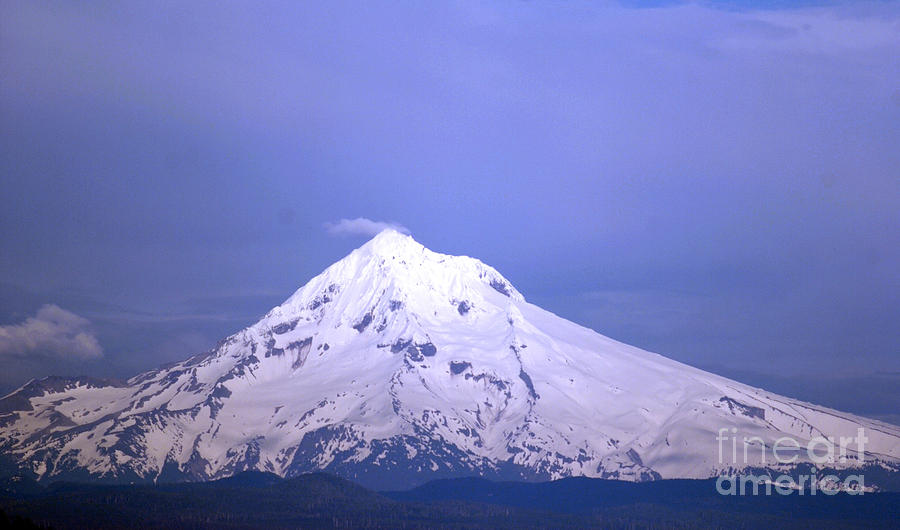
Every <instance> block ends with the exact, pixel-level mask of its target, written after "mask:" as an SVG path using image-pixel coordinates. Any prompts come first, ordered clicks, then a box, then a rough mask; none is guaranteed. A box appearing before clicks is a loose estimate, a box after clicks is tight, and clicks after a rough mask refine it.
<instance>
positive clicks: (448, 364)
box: [0, 230, 900, 489]
mask: <svg viewBox="0 0 900 530" xmlns="http://www.w3.org/2000/svg"><path fill="white" fill-rule="evenodd" d="M863 428H864V429H866V431H865V435H866V440H867V442H866V446H865V451H866V452H865V454H861V452H862V442H860V445H859V447H858V448H857V447H852V445H851V448H850V451H849V454H850V455H852V458H851V460H848V461H847V462H839V463H840V465H841V466H843V467H842V468H841V469H843V468H845V467H846V468H850V467H853V468H861V467H862V466H867V465H873V466H874V465H878V466H881V467H882V468H883V469H884V470H885V472H891V473H893V472H894V471H898V470H900V428H898V427H893V426H890V425H887V424H883V423H879V422H875V421H871V420H866V419H864V418H860V417H857V416H853V415H850V414H844V413H841V412H838V411H834V410H830V409H826V408H824V407H819V406H813V405H810V404H806V403H802V402H799V401H796V400H793V399H790V398H785V397H782V396H778V395H775V394H772V393H770V392H765V391H763V390H760V389H755V388H752V387H748V386H747V385H742V384H741V383H738V382H736V381H731V380H728V379H725V378H723V377H719V376H716V375H713V374H709V373H705V372H702V371H700V370H697V369H695V368H691V367H688V366H685V365H682V364H679V363H677V362H675V361H672V360H669V359H666V358H664V357H661V356H659V355H656V354H652V353H649V352H645V351H643V350H640V349H638V348H634V347H631V346H627V345H624V344H622V343H619V342H616V341H614V340H612V339H609V338H607V337H603V336H601V335H599V334H597V333H595V332H593V331H591V330H588V329H586V328H583V327H580V326H578V325H576V324H574V323H572V322H568V321H566V320H564V319H562V318H560V317H558V316H556V315H553V314H552V313H549V312H547V311H544V310H542V309H541V308H539V307H537V306H534V305H532V304H529V303H528V302H526V301H525V300H524V298H522V296H521V295H520V294H519V293H518V291H516V290H515V288H513V286H512V285H511V284H510V283H509V282H508V281H507V280H506V279H505V278H503V276H501V275H500V273H499V272H497V271H496V270H494V269H493V268H491V267H490V266H488V265H486V264H484V263H482V262H481V261H479V260H477V259H475V258H471V257H467V256H451V255H447V254H439V253H437V252H432V251H430V250H428V249H426V248H425V247H423V246H422V245H420V244H419V243H417V242H416V241H415V240H414V239H413V238H412V237H410V236H408V235H404V234H401V233H400V232H398V231H396V230H388V231H384V232H382V233H380V234H378V235H377V236H375V237H374V238H373V239H372V240H371V241H369V242H367V243H365V244H364V245H363V246H361V247H360V248H358V249H356V250H354V251H353V252H351V253H350V254H349V255H347V256H346V257H344V258H343V259H341V260H339V261H338V262H336V263H334V264H333V265H331V266H330V267H328V268H327V269H326V270H325V271H324V272H322V273H321V274H319V275H318V276H316V277H315V278H313V279H311V280H310V281H309V282H308V283H307V284H306V285H304V286H303V287H302V288H300V289H299V290H298V291H297V292H296V293H294V295H293V296H291V298H289V299H288V300H287V301H286V302H285V303H284V304H282V305H280V306H278V307H276V308H274V309H272V310H271V311H270V312H269V313H268V314H267V315H266V316H265V317H263V318H262V319H261V320H260V321H259V322H257V323H256V324H253V325H251V326H250V327H248V328H245V329H243V330H241V331H239V332H238V333H236V334H234V335H232V336H230V337H228V338H226V339H224V340H223V341H221V342H220V343H219V344H218V345H217V346H216V347H215V348H213V349H212V350H210V351H209V352H206V353H204V354H200V355H196V356H194V357H191V358H189V359H187V360H185V361H182V362H179V363H175V364H172V365H169V366H166V367H162V368H160V369H158V370H152V371H149V372H145V373H143V374H140V375H138V376H135V377H134V378H132V379H130V380H128V381H127V382H125V383H110V382H103V381H96V380H93V381H92V380H87V379H83V378H82V379H65V380H61V379H59V378H56V379H54V378H50V379H45V380H41V381H37V382H32V383H31V384H28V385H26V386H25V387H23V388H21V389H20V390H18V391H16V392H14V393H13V394H10V395H9V396H7V397H5V398H3V399H0V448H2V451H3V456H4V458H6V457H7V456H9V457H10V459H11V461H13V462H15V465H16V466H17V468H18V470H20V471H24V472H27V473H31V474H33V476H35V477H37V478H41V479H43V480H62V479H66V478H72V477H80V478H82V479H83V477H85V476H91V477H97V478H102V479H107V480H123V481H126V480H128V481H131V480H135V479H139V480H148V481H161V480H162V481H168V480H172V479H173V478H185V479H189V480H208V479H214V478H221V477H225V476H229V475H232V474H234V473H237V472H240V471H245V470H257V471H268V472H274V473H277V474H278V475H282V476H296V475H298V474H301V473H308V472H312V471H328V472H332V473H337V474H341V475H343V476H346V477H348V478H354V479H356V480H360V479H362V480H365V483H366V485H368V486H371V487H377V488H383V489H387V488H389V487H397V485H398V484H407V485H412V484H415V483H417V482H421V481H422V480H425V479H428V478H440V477H451V476H462V475H473V474H481V475H484V476H487V477H492V478H497V479H501V480H504V479H510V478H517V479H522V478H527V479H535V480H538V479H540V480H549V479H553V478H560V477H564V476H572V475H585V476H592V477H603V478H617V479H622V480H652V479H657V478H705V477H710V476H716V475H719V474H725V473H731V474H733V473H734V472H735V470H736V469H739V468H743V467H744V466H753V468H755V467H756V466H757V465H763V464H765V465H764V466H763V467H768V463H771V462H774V460H773V455H772V454H769V453H768V451H767V452H766V453H764V454H762V455H760V454H759V453H756V454H757V455H760V456H759V458H761V459H762V460H763V461H761V460H756V461H754V462H750V461H748V460H747V459H748V456H746V453H745V456H744V460H743V461H734V458H733V459H732V461H726V460H724V459H723V456H722V453H721V445H720V442H721V440H722V438H721V433H723V432H728V433H730V434H728V436H730V437H733V439H734V440H737V437H736V436H741V437H744V440H745V441H746V440H751V439H754V438H755V439H759V440H762V442H761V443H760V445H761V446H762V447H763V448H764V449H765V448H770V447H775V446H776V444H777V443H778V440H780V439H782V438H783V437H785V436H788V437H790V439H795V440H799V441H798V442H797V443H798V444H801V445H804V444H806V443H807V442H809V441H810V439H811V438H812V437H813V435H817V434H818V433H822V435H823V436H828V437H831V439H837V438H839V437H840V439H844V438H845V437H846V438H848V439H849V437H852V436H854V435H857V434H858V433H859V432H860V431H859V429H863ZM726 443H731V442H730V441H728V442H726ZM745 447H746V446H745ZM856 449H859V451H857V450H856ZM717 453H718V454H719V460H718V461H717V460H716V459H715V455H716V454H717ZM735 458H736V457H735ZM765 458H768V460H765ZM775 458H777V457H775ZM800 458H801V459H802V458H804V457H803V455H802V454H801V455H800ZM810 458H811V457H810ZM807 464H808V463H807V462H805V461H804V460H800V461H798V463H797V465H798V466H804V465H807ZM748 469H750V467H748ZM797 469H802V468H796V469H795V470H794V471H796V470H797ZM789 471H790V470H788V469H783V468H782V469H779V471H778V472H789ZM878 473H879V474H880V473H881V470H879V472H878ZM867 479H868V476H867ZM886 480H887V479H886ZM867 485H868V480H867Z"/></svg>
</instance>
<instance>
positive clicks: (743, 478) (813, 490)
mask: <svg viewBox="0 0 900 530" xmlns="http://www.w3.org/2000/svg"><path fill="white" fill-rule="evenodd" d="M716 441H717V442H718V446H719V465H720V467H725V466H730V467H731V468H732V469H744V470H750V469H754V468H758V469H764V468H766V467H767V466H773V465H774V466H776V467H787V466H793V465H796V464H800V463H808V464H809V470H810V471H809V472H808V473H802V472H799V473H798V472H795V473H793V474H782V475H779V476H777V477H773V476H772V475H770V474H769V473H768V472H767V471H762V472H761V473H760V474H754V473H751V472H748V473H743V474H739V475H730V476H726V475H723V476H720V477H718V479H716V491H717V492H718V493H719V494H721V495H760V494H765V495H772V490H774V491H775V492H776V493H778V494H779V495H791V494H793V493H797V494H799V495H816V494H817V493H818V492H821V493H822V494H824V495H835V494H837V493H838V492H841V491H844V492H846V493H849V494H851V495H862V494H863V492H864V491H865V489H866V486H865V481H864V477H863V475H861V474H857V475H845V476H844V477H843V478H841V477H838V476H837V475H834V474H829V475H824V476H820V474H819V473H816V470H818V469H819V468H820V467H825V466H829V465H835V464H845V463H847V462H848V461H849V460H850V459H855V460H856V461H857V462H864V455H865V447H866V443H868V442H869V438H868V437H867V436H866V434H865V430H864V429H862V428H858V429H857V430H856V436H840V437H838V438H837V439H835V438H834V437H831V436H828V437H825V436H816V437H813V438H812V439H810V440H809V441H807V442H806V443H801V442H799V441H798V440H797V439H795V438H791V437H790V436H782V437H781V438H778V439H777V440H775V441H774V443H772V444H771V445H769V444H766V442H765V441H764V440H763V439H762V438H760V437H759V436H741V435H739V434H738V431H737V429H735V428H730V429H729V428H722V429H719V431H718V434H717V436H716ZM729 457H730V461H729ZM794 469H795V470H797V469H802V468H800V467H794Z"/></svg>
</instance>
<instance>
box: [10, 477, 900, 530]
mask: <svg viewBox="0 0 900 530" xmlns="http://www.w3.org/2000/svg"><path fill="white" fill-rule="evenodd" d="M9 484H10V483H7V487H6V488H5V489H4V490H3V491H2V493H0V511H2V512H4V513H3V514H0V521H4V520H6V521H13V520H15V521H16V522H17V524H19V525H20V526H19V527H22V528H28V527H29V526H27V525H28V524H30V523H31V522H32V521H33V522H34V523H37V524H38V525H44V526H48V525H49V526H52V527H53V528H57V529H65V528H85V529H87V528H90V529H92V530H98V529H104V528H235V529H236V528H324V527H345V528H346V527H350V528H584V527H603V528H715V527H728V528H741V527H763V526H766V527H772V528H855V527H866V528H894V527H896V522H897V521H898V520H900V494H897V493H877V494H876V493H868V494H865V495H862V496H851V495H847V494H843V493H842V494H839V495H836V496H833V497H828V496H823V495H818V496H816V497H808V496H798V495H791V496H786V497H781V496H777V495H775V496H771V497H724V496H720V495H718V494H717V493H716V492H715V489H714V485H713V483H712V482H711V481H707V480H662V481H654V482H646V483H629V482H621V481H610V480H603V479H589V478H573V479H563V480H558V481H553V482H544V483H520V482H490V481H487V480H483V479H452V480H440V481H435V482H432V483H428V484H426V485H424V486H421V487H419V488H416V489H413V490H409V491H404V492H387V493H376V492H373V491H370V490H367V489H365V488H363V487H361V486H359V485H357V484H354V483H352V482H350V481H347V480H344V479H341V478H338V477H335V476H332V475H327V474H323V473H315V474H308V475H301V476H298V477H295V478H291V479H282V478H280V477H278V476H277V475H274V474H270V473H261V472H245V473H240V474H238V475H235V476H233V477H230V478H226V479H221V480H217V481H212V482H195V483H178V484H162V485H146V484H138V485H97V484H83V483H55V484H52V485H50V486H48V487H44V486H40V485H35V484H34V483H22V486H23V490H22V491H15V489H14V487H11V486H9ZM22 518H27V519H30V521H27V520H23V519H22Z"/></svg>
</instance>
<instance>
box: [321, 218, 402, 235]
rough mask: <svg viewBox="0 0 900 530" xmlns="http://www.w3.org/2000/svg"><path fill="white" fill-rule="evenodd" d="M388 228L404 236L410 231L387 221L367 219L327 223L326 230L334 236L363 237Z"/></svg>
mask: <svg viewBox="0 0 900 530" xmlns="http://www.w3.org/2000/svg"><path fill="white" fill-rule="evenodd" d="M388 228H391V229H394V230H396V231H398V232H402V233H404V234H408V233H409V229H408V228H406V227H405V226H403V225H401V224H399V223H394V222H385V221H373V220H371V219H366V218H365V217H357V218H356V219H341V220H340V221H338V222H336V223H325V230H327V231H328V233H329V234H331V235H333V236H347V235H362V236H374V235H376V234H378V233H379V232H381V231H383V230H387V229H388Z"/></svg>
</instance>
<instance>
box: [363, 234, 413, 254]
mask: <svg viewBox="0 0 900 530" xmlns="http://www.w3.org/2000/svg"><path fill="white" fill-rule="evenodd" d="M360 250H366V251H368V252H370V253H371V254H377V255H379V256H399V255H403V254H409V253H414V254H417V253H421V252H422V251H423V250H426V249H425V247H424V246H423V245H422V244H420V243H419V242H418V241H416V240H415V239H413V238H412V236H411V235H409V234H404V233H402V232H400V231H398V230H395V229H393V228H386V229H384V230H382V231H381V232H379V233H378V234H377V235H376V236H375V237H373V238H372V239H370V240H369V241H368V242H367V243H366V244H365V245H363V246H362V247H360Z"/></svg>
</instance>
